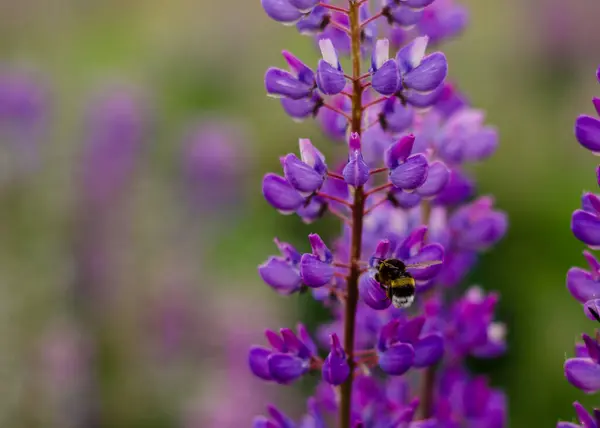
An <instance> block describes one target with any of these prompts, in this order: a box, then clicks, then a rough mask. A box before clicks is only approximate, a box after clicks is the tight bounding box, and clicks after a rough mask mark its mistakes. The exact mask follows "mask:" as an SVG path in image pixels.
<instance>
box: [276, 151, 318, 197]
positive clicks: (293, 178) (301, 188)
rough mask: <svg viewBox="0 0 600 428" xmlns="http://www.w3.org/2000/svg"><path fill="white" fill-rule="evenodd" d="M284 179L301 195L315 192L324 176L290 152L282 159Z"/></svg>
mask: <svg viewBox="0 0 600 428" xmlns="http://www.w3.org/2000/svg"><path fill="white" fill-rule="evenodd" d="M283 173H284V175H285V179H286V180H287V181H288V183H290V184H291V185H292V187H293V188H294V189H296V190H297V191H298V192H299V193H300V194H302V195H303V196H308V195H310V194H311V193H313V192H316V191H317V190H319V189H320V188H321V186H322V185H323V181H325V177H324V176H323V175H321V174H319V173H318V172H317V171H315V170H314V169H313V168H312V167H311V166H309V165H307V164H305V163H304V162H302V161H301V160H300V159H298V157H296V155H294V154H292V153H290V154H288V155H287V156H286V157H285V158H284V160H283Z"/></svg>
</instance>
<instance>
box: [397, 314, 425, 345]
mask: <svg viewBox="0 0 600 428" xmlns="http://www.w3.org/2000/svg"><path fill="white" fill-rule="evenodd" d="M424 325H425V317H423V316H420V317H415V318H413V319H411V320H408V321H407V322H405V323H404V324H402V325H401V326H399V327H398V329H397V330H396V335H395V340H397V341H398V342H403V343H410V344H411V345H414V344H415V343H417V342H418V341H419V336H420V335H421V331H422V330H423V326H424Z"/></svg>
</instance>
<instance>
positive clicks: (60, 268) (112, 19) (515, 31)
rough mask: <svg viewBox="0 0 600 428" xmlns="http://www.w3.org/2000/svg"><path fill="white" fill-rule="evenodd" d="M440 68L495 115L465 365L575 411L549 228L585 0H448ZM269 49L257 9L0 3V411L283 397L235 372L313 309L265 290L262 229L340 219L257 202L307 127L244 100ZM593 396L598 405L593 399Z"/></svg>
mask: <svg viewBox="0 0 600 428" xmlns="http://www.w3.org/2000/svg"><path fill="white" fill-rule="evenodd" d="M462 2H463V3H464V4H466V5H467V6H468V7H469V8H470V10H471V14H472V17H471V24H470V26H469V27H468V29H467V31H466V32H465V34H464V35H463V36H462V37H460V38H458V39H456V40H454V41H452V42H451V43H449V44H447V45H446V46H445V47H444V51H445V52H446V53H447V55H448V57H449V63H450V75H451V78H452V79H453V80H454V81H455V82H457V84H458V86H459V87H460V88H461V89H462V90H463V91H464V92H465V93H466V94H467V95H468V96H469V97H470V99H471V100H472V102H473V104H474V105H475V106H477V107H480V108H482V109H485V110H486V111H487V112H488V116H487V118H488V123H492V124H495V125H497V126H498V128H499V130H500V134H501V145H500V148H499V150H498V152H497V154H496V155H495V156H494V157H493V158H492V159H491V160H490V161H487V162H485V163H484V164H482V165H481V166H479V167H478V168H477V177H478V180H479V183H480V192H481V193H484V194H491V195H494V196H495V198H496V200H497V205H498V207H500V208H501V209H504V210H506V211H507V212H508V214H509V216H510V231H509V234H508V236H507V237H506V238H505V239H504V240H503V241H502V243H501V245H499V246H498V248H496V249H495V250H494V251H493V252H490V253H489V254H487V255H486V256H485V257H484V258H483V261H482V263H481V264H480V265H479V267H478V269H477V270H476V271H475V272H474V273H473V274H472V275H471V277H470V281H469V282H470V283H472V284H480V285H482V286H483V287H484V288H486V289H496V290H499V291H500V292H501V295H502V300H501V303H500V315H501V318H503V319H504V320H505V321H506V322H507V324H508V327H509V335H508V338H509V339H508V340H509V345H510V348H509V353H508V355H507V356H506V357H504V358H502V359H501V360H497V361H494V362H489V363H486V364H482V365H479V366H477V367H474V369H475V370H477V371H482V372H490V373H491V374H492V378H493V383H494V384H495V385H497V386H501V387H503V388H505V389H506V390H507V392H508V395H509V397H510V422H511V426H513V427H526V426H528V427H531V426H535V427H542V426H554V424H555V422H556V421H557V420H558V419H559V418H563V419H567V420H570V419H571V418H572V416H573V411H572V408H571V402H572V401H574V400H575V399H578V400H581V401H582V402H583V403H584V404H588V405H592V404H594V399H593V397H582V395H581V394H580V393H579V392H578V391H577V390H575V389H574V388H572V387H570V386H569V385H568V384H567V382H566V381H565V379H564V377H563V374H562V364H563V362H564V359H565V356H566V355H572V352H573V344H574V342H575V340H576V338H577V336H578V334H579V333H580V332H582V331H587V332H588V333H589V332H591V330H592V328H593V325H590V322H589V321H587V319H586V318H585V317H583V316H582V312H581V308H580V306H579V305H578V304H577V303H575V302H574V300H573V299H572V298H570V296H569V294H568V293H567V291H566V288H565V274H566V271H567V270H568V268H569V267H570V266H572V265H582V262H583V259H582V257H581V251H582V249H583V246H582V245H581V244H580V243H579V242H577V241H576V240H575V238H573V237H572V235H571V233H570V230H569V221H570V213H571V212H572V210H573V209H574V208H575V207H576V206H577V205H578V203H579V198H580V195H581V193H582V191H583V190H584V189H593V186H594V183H595V180H594V167H595V165H596V160H595V159H593V158H591V157H590V156H589V155H588V154H587V153H586V151H585V150H583V149H581V148H580V147H579V146H578V144H577V143H576V142H575V140H574V138H573V136H572V128H573V122H574V119H575V117H576V115H577V114H578V113H580V112H590V111H591V108H592V107H591V103H590V99H591V96H592V95H593V94H594V93H595V94H596V95H598V93H599V92H598V87H597V84H596V82H595V79H594V71H595V70H596V67H597V65H598V63H600V32H598V31H597V17H598V16H600V3H598V2H596V1H593V0H587V1H584V0H581V1H578V2H569V3H568V4H567V3H565V2H564V1H558V0H536V1H534V0H528V1H526V2H521V1H518V0H508V1H503V2H498V1H491V0H485V1H484V0H479V1H475V0H462ZM283 48H286V49H288V50H292V51H293V52H295V53H297V54H298V55H299V56H301V57H302V58H304V59H306V60H309V59H310V58H317V53H316V51H315V46H314V44H313V42H312V40H311V39H309V38H306V37H300V36H298V35H297V33H296V32H295V31H293V30H291V29H289V28H286V27H283V26H280V25H278V24H276V23H275V22H273V21H271V20H269V19H268V18H267V17H266V15H265V14H264V13H263V11H262V9H261V7H260V4H259V2H258V1H253V2H245V1H234V0H231V1H226V2H214V1H208V0H194V1H192V0H172V1H170V2H168V4H167V3H166V2H164V1H157V0H144V1H141V0H127V1H124V0H120V1H116V0H102V1H101V0H85V1H82V0H54V1H52V2H48V1H44V0H22V1H20V2H12V1H0V116H1V117H0V130H1V139H0V426H2V427H15V428H20V427H24V428H25V427H42V426H43V427H46V428H71V427H73V428H80V427H111V428H119V427H128V428H137V427H140V428H141V427H148V428H155V427H156V428H158V427H185V428H200V427H202V428H204V427H207V428H211V427H215V428H216V427H218V428H228V427H232V428H233V427H242V426H249V424H250V419H251V416H252V415H253V414H255V413H256V412H260V411H261V410H262V408H263V405H264V403H267V402H271V401H274V402H277V403H278V404H280V405H281V406H282V408H284V409H286V410H288V411H289V412H290V414H291V415H297V414H299V412H300V411H301V408H302V404H301V400H298V399H295V397H297V396H298V395H299V394H301V393H302V391H301V390H302V388H303V387H305V386H306V385H302V384H301V385H300V387H299V388H298V389H294V388H289V389H284V391H283V392H282V389H281V388H280V387H276V386H271V385H264V384H262V383H261V382H260V381H258V380H255V379H252V378H251V377H250V376H249V375H248V373H247V370H246V367H245V357H246V349H247V347H248V346H249V345H250V344H251V343H257V342H258V343H261V342H260V341H261V335H262V330H263V329H264V328H267V327H269V328H277V327H279V326H283V325H291V324H292V323H295V321H296V319H297V318H298V317H301V318H302V319H303V320H304V321H306V322H307V324H308V325H309V326H314V325H315V323H316V322H317V321H318V320H319V319H320V317H323V316H324V314H323V313H322V312H320V311H319V310H318V308H316V307H315V306H311V305H310V303H309V302H307V301H306V300H304V299H303V298H291V299H284V298H281V297H279V296H277V295H275V294H274V293H273V292H272V291H271V290H269V289H268V288H267V287H265V286H264V285H263V284H262V283H261V282H260V280H259V279H258V275H257V273H256V266H257V264H259V263H261V262H262V261H263V260H264V259H265V258H266V256H267V255H268V254H271V253H272V252H274V249H275V248H274V245H273V243H272V238H273V237H274V236H279V237H280V238H282V239H285V240H286V241H289V242H292V243H296V244H298V246H299V247H300V248H304V246H305V236H306V234H307V233H309V232H313V231H318V232H319V233H322V234H324V235H326V236H329V237H331V236H334V235H335V234H336V233H337V230H338V229H337V226H336V224H335V222H333V221H331V220H326V221H323V222H321V223H318V224H315V225H311V226H306V225H304V224H302V223H301V221H300V220H299V219H298V218H297V217H282V216H279V215H278V214H277V213H276V212H275V211H274V210H273V209H271V208H270V207H269V206H268V205H267V204H266V203H265V202H264V201H263V200H262V197H261V195H260V180H261V178H262V175H263V174H264V173H265V172H267V171H269V170H277V169H278V158H279V155H281V154H283V153H287V152H289V151H294V150H295V148H296V144H297V138H298V137H300V136H302V137H310V138H312V139H313V140H314V141H315V142H316V143H317V145H318V146H319V147H327V149H325V151H327V152H329V153H333V152H335V151H338V152H339V151H343V150H344V149H343V148H341V147H335V146H333V145H331V144H330V143H328V142H327V141H326V140H325V138H324V137H323V135H322V134H321V132H320V130H319V128H318V126H317V125H316V124H315V123H313V122H310V121H309V122H306V123H303V124H294V123H292V122H291V121H289V120H288V118H287V117H286V116H285V114H284V113H283V111H282V109H281V108H280V105H279V103H278V102H276V101H273V100H269V99H268V98H266V97H265V95H264V89H263V85H262V78H263V73H264V70H265V69H266V68H267V67H268V66H269V65H280V64H281V58H280V54H279V53H280V51H281V49H283ZM595 404H596V405H597V401H596V403H595Z"/></svg>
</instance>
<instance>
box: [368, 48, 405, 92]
mask: <svg viewBox="0 0 600 428" xmlns="http://www.w3.org/2000/svg"><path fill="white" fill-rule="evenodd" d="M371 72H372V73H373V76H372V78H371V84H372V86H373V89H375V90H376V91H377V92H379V93H380V94H382V95H392V94H394V93H396V91H397V90H398V86H399V85H400V74H399V72H398V64H397V63H396V61H394V60H393V59H390V42H389V41H388V40H387V39H382V40H377V42H376V43H375V49H374V50H373V56H372V59H371Z"/></svg>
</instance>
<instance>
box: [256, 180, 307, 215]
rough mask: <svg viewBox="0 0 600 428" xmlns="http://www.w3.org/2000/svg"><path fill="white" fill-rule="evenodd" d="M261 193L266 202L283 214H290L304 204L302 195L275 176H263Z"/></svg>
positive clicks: (285, 181)
mask: <svg viewBox="0 0 600 428" xmlns="http://www.w3.org/2000/svg"><path fill="white" fill-rule="evenodd" d="M262 191H263V195H264V197H265V199H266V200H267V202H268V203H269V204H271V205H272V206H273V207H275V208H276V209H277V210H279V211H280V212H282V213H284V214H289V213H292V212H294V211H296V210H297V209H298V208H300V207H301V206H302V205H303V204H304V198H303V197H302V195H301V194H300V193H298V192H297V191H296V190H295V189H294V188H293V187H292V186H291V185H290V183H288V182H287V180H286V179H285V178H283V177H280V176H279V175H277V174H272V173H269V174H266V175H265V177H264V179H263V185H262Z"/></svg>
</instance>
